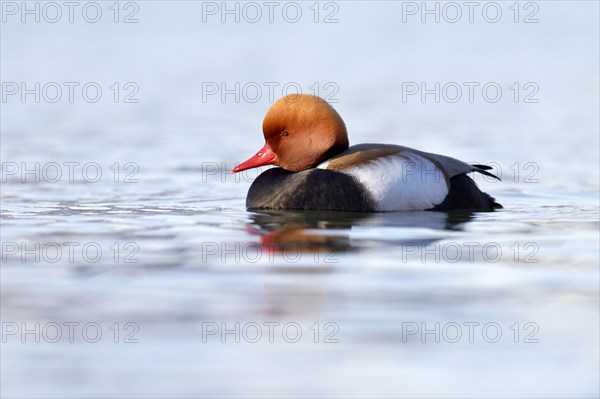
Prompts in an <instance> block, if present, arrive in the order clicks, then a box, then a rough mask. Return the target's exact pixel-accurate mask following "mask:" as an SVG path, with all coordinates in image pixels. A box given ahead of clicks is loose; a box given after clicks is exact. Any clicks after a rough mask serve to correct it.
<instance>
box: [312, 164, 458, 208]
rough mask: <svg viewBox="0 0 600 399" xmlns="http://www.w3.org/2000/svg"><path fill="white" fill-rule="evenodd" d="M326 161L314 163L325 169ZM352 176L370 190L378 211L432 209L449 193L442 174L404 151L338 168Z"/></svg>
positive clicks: (434, 166) (433, 166) (432, 166)
mask: <svg viewBox="0 0 600 399" xmlns="http://www.w3.org/2000/svg"><path fill="white" fill-rule="evenodd" d="M328 163H329V162H324V163H322V164H320V165H319V166H317V168H319V169H327V166H328ZM337 171H338V172H342V173H346V174H348V175H351V176H354V177H355V178H356V179H357V180H358V181H359V182H361V183H362V184H363V186H365V187H366V188H367V190H369V192H370V194H371V196H372V198H373V199H374V200H375V201H376V204H377V206H376V208H377V209H376V210H378V211H416V210H426V209H431V208H433V207H434V206H436V205H438V204H440V203H442V202H443V201H444V198H446V196H447V195H448V185H447V183H446V179H445V178H444V174H443V173H442V171H441V170H440V169H438V168H437V167H436V165H435V164H434V163H433V162H431V161H430V160H428V159H427V158H424V157H422V156H420V155H418V154H415V153H410V152H405V153H403V154H402V155H399V154H394V155H388V156H384V157H379V158H376V159H373V160H371V161H369V162H366V163H361V164H357V165H356V166H349V167H346V168H343V169H339V170H337Z"/></svg>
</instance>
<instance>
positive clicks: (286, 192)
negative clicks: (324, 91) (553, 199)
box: [233, 94, 502, 212]
mask: <svg viewBox="0 0 600 399" xmlns="http://www.w3.org/2000/svg"><path fill="white" fill-rule="evenodd" d="M263 134H264V137H265V140H266V143H265V145H264V147H263V148H262V149H261V150H260V151H259V152H257V153H256V155H254V156H253V157H252V158H250V159H249V160H247V161H246V162H243V163H242V164H240V165H238V166H236V167H235V168H234V169H233V172H234V173H235V172H240V171H242V170H246V169H251V168H256V167H258V166H263V165H276V166H279V168H272V169H269V170H267V171H265V172H263V173H262V174H260V176H258V177H257V178H256V180H254V182H253V183H252V185H251V186H250V190H249V191H248V197H247V199H246V206H247V207H248V208H249V209H301V210H316V211H319V210H321V211H354V212H377V211H409V210H433V211H449V210H459V209H464V210H491V209H494V208H501V207H502V206H501V205H500V204H498V203H496V202H495V200H494V198H492V197H491V196H489V195H488V194H486V193H484V192H482V191H481V190H479V188H478V187H477V185H476V184H475V182H474V181H473V180H471V179H470V178H469V177H468V176H467V175H466V174H467V173H471V172H479V173H482V174H485V175H487V176H492V177H495V178H496V179H498V177H496V176H494V175H492V174H491V173H489V172H487V170H489V169H491V167H489V166H485V165H470V164H468V163H465V162H462V161H459V160H457V159H454V158H450V157H447V156H444V155H437V154H431V153H427V152H422V151H419V150H415V149H412V148H408V147H403V146H399V145H393V144H358V145H354V146H352V147H348V134H347V132H346V126H345V124H344V121H343V120H342V118H341V117H340V115H339V114H338V113H337V112H336V111H335V109H333V107H332V106H331V105H329V104H328V103H327V102H326V101H325V100H323V99H321V98H319V97H316V96H312V95H308V94H292V95H288V96H285V97H283V98H281V99H279V100H278V101H277V102H275V103H274V104H273V106H272V107H271V108H270V109H269V111H268V112H267V115H266V116H265V119H264V122H263Z"/></svg>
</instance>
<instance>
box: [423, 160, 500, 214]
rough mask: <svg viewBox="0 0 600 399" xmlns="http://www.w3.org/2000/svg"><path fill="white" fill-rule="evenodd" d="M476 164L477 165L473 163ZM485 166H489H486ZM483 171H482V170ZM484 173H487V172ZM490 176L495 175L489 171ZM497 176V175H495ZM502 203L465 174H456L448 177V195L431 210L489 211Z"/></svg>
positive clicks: (498, 207)
mask: <svg viewBox="0 0 600 399" xmlns="http://www.w3.org/2000/svg"><path fill="white" fill-rule="evenodd" d="M473 166H476V167H477V166H478V165H473ZM486 168H489V167H488V166H486ZM482 169H483V168H482ZM482 173H483V172H482ZM484 174H488V173H487V172H486V173H484ZM490 175H491V176H493V177H496V176H494V175H492V174H491V173H490ZM496 178H497V177H496ZM500 208H502V205H500V204H499V203H497V202H496V200H495V199H494V197H492V196H491V195H489V194H487V193H484V192H483V191H481V190H480V189H479V187H477V184H475V182H474V181H473V180H472V179H471V178H470V177H469V176H467V175H457V176H454V177H452V178H451V179H450V190H449V192H448V195H447V196H446V198H445V199H444V202H442V203H441V204H439V205H436V206H435V207H433V208H432V209H431V210H432V211H453V210H474V211H491V210H494V209H500Z"/></svg>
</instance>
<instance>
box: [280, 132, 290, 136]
mask: <svg viewBox="0 0 600 399" xmlns="http://www.w3.org/2000/svg"><path fill="white" fill-rule="evenodd" d="M288 134H289V133H288V131H287V130H284V131H283V132H281V137H287V135H288Z"/></svg>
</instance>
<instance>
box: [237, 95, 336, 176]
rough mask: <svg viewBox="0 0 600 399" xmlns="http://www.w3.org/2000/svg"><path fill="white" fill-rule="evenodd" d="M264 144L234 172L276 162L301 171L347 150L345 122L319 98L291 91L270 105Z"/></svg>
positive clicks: (289, 168) (283, 166)
mask: <svg viewBox="0 0 600 399" xmlns="http://www.w3.org/2000/svg"><path fill="white" fill-rule="evenodd" d="M263 135H264V136H265V141H266V143H265V145H264V147H263V148H262V149H261V150H260V151H258V152H257V153H256V155H254V156H253V157H252V158H250V159H248V160H247V161H246V162H243V163H241V164H240V165H238V166H236V167H235V168H233V172H234V173H236V172H240V171H242V170H246V169H251V168H256V167H259V166H264V165H276V166H279V167H281V168H283V169H285V170H289V171H292V172H299V171H302V170H306V169H310V168H314V167H315V166H317V165H318V164H320V163H321V162H323V161H325V160H327V159H329V158H331V157H333V156H334V155H337V154H339V153H341V152H343V151H345V150H346V149H348V134H347V132H346V125H344V121H343V120H342V118H341V117H340V115H339V114H338V113H337V112H336V110H335V109H333V107H332V106H331V105H329V104H328V103H327V102H326V101H325V100H323V99H322V98H320V97H317V96H312V95H309V94H291V95H288V96H285V97H283V98H280V99H279V100H277V101H276V102H275V104H273V106H271V108H270V109H269V111H268V112H267V115H266V116H265V119H264V121H263Z"/></svg>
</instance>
